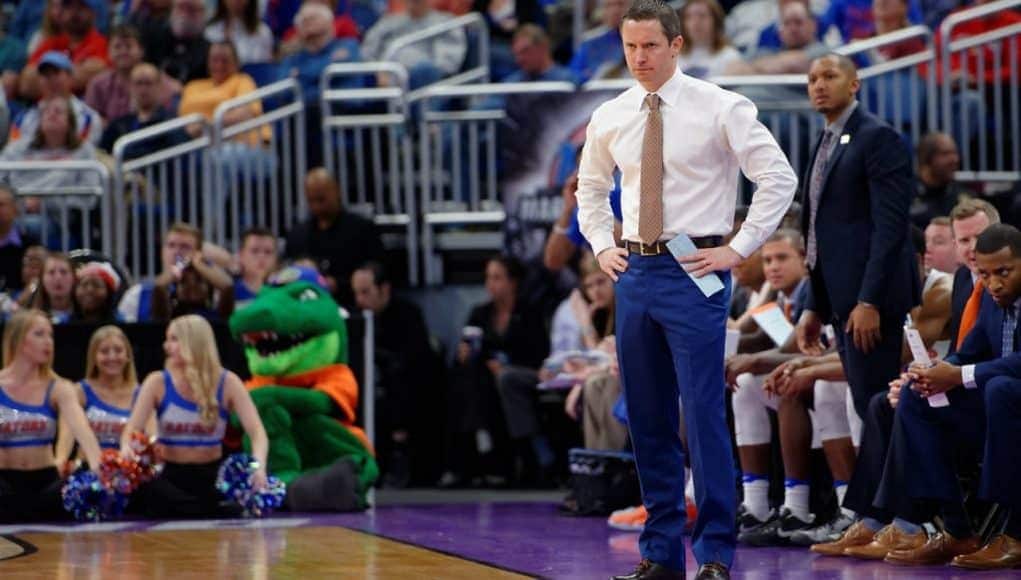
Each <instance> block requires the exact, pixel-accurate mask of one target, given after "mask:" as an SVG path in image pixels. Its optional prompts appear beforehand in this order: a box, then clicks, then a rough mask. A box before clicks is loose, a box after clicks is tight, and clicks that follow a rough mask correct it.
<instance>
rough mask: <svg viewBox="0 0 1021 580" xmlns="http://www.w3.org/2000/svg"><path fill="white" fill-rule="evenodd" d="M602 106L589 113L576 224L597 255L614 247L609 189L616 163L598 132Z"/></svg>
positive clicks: (580, 175)
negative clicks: (590, 116) (589, 118)
mask: <svg viewBox="0 0 1021 580" xmlns="http://www.w3.org/2000/svg"><path fill="white" fill-rule="evenodd" d="M603 110H604V109H603V107H600V108H599V109H596V111H595V112H594V113H592V119H591V120H590V121H589V124H588V127H587V129H586V137H585V146H584V148H583V149H582V152H581V164H580V165H579V167H578V191H577V193H575V196H576V197H577V198H578V224H579V225H580V226H581V233H582V234H583V235H584V236H585V239H587V240H588V242H589V245H590V246H592V252H593V253H594V254H595V255H597V256H598V255H599V254H600V253H601V252H603V251H604V250H606V249H608V248H612V247H614V246H615V245H616V244H615V242H614V239H613V210H612V209H611V207H610V196H609V193H610V190H611V189H613V170H614V167H616V163H615V162H614V160H613V156H612V155H611V154H610V146H609V145H610V143H609V139H608V138H607V136H606V135H605V134H601V133H600V131H599V127H600V121H601V115H600V112H601V111H603Z"/></svg>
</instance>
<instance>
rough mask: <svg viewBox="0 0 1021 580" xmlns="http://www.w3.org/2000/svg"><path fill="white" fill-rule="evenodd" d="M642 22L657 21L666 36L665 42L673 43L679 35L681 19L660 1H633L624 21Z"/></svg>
mask: <svg viewBox="0 0 1021 580" xmlns="http://www.w3.org/2000/svg"><path fill="white" fill-rule="evenodd" d="M626 20H633V21H635V22H642V21H644V20H658V21H659V24H660V26H662V27H663V33H664V34H666V39H667V42H673V41H674V39H675V38H677V37H678V36H680V35H681V19H680V18H679V17H678V16H677V11H676V10H674V9H673V8H671V7H670V6H669V5H668V4H667V3H665V2H663V1H662V0H635V2H634V3H633V4H631V7H630V8H628V9H627V12H625V13H624V19H623V20H621V22H624V21H626Z"/></svg>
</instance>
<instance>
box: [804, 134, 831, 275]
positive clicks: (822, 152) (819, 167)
mask: <svg viewBox="0 0 1021 580" xmlns="http://www.w3.org/2000/svg"><path fill="white" fill-rule="evenodd" d="M832 142H833V133H830V132H829V131H823V134H822V142H821V143H819V150H818V151H817V152H816V154H815V163H813V164H812V178H811V180H810V181H809V183H808V204H809V213H808V240H807V243H806V245H807V247H806V248H805V260H806V261H807V262H808V267H809V268H815V262H816V260H817V259H818V257H819V249H818V246H817V242H816V239H815V216H816V213H818V211H819V196H820V195H821V194H822V179H823V177H824V176H825V175H826V162H827V161H829V159H830V145H831V144H832Z"/></svg>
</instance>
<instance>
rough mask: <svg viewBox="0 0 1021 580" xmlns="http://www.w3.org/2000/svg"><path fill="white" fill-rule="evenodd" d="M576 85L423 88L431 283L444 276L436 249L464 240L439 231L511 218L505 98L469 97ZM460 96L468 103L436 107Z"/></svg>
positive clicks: (424, 203) (425, 228)
mask: <svg viewBox="0 0 1021 580" xmlns="http://www.w3.org/2000/svg"><path fill="white" fill-rule="evenodd" d="M575 90H576V87H575V86H574V84H572V83H568V82H555V81H549V82H532V83H500V84H477V85H463V86H437V87H431V88H430V89H428V90H427V91H426V92H424V93H423V98H422V105H423V106H422V114H421V118H420V120H419V131H418V138H419V141H418V145H419V164H418V168H419V171H420V174H421V177H420V180H419V185H420V187H421V207H422V249H423V255H424V261H425V267H424V272H425V282H426V283H427V284H435V283H439V282H440V281H441V274H442V271H441V269H438V268H437V264H436V261H435V255H434V252H435V250H437V249H453V248H454V247H455V246H458V245H460V244H458V243H457V242H454V243H452V244H447V243H445V242H444V240H443V239H441V238H438V237H437V233H438V232H437V230H439V229H442V228H447V227H451V226H490V227H492V226H499V225H500V224H502V223H503V221H504V219H505V218H506V214H505V212H504V207H503V203H502V200H501V198H500V195H499V192H498V191H497V180H498V175H497V171H498V167H497V166H498V156H497V151H498V149H499V146H498V143H497V141H498V139H499V132H498V127H497V124H498V123H499V122H500V121H502V120H504V119H506V112H505V111H504V107H503V103H497V102H493V101H489V102H486V103H482V104H481V106H473V105H472V104H471V102H470V101H471V100H472V99H479V98H486V97H498V98H515V97H525V96H532V97H538V98H544V97H549V96H552V95H558V94H561V95H562V94H571V93H574V92H575ZM460 101H469V103H468V106H467V107H466V108H463V109H461V110H433V108H434V106H435V105H437V104H439V103H448V104H449V103H457V102H460ZM465 133H467V144H465V143H464V141H465ZM448 159H449V164H448V162H447V160H448ZM466 235H469V236H471V234H466ZM461 237H462V238H463V237H464V235H462V236H461ZM475 237H476V238H478V236H475Z"/></svg>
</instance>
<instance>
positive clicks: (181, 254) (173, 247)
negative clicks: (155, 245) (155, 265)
mask: <svg viewBox="0 0 1021 580" xmlns="http://www.w3.org/2000/svg"><path fill="white" fill-rule="evenodd" d="M198 245H199V241H198V240H197V239H195V236H192V235H191V234H186V233H184V232H170V233H168V234H167V237H166V239H165V240H163V251H162V252H161V256H160V257H161V258H162V260H163V269H164V270H169V269H170V268H172V267H173V266H174V264H175V263H177V261H178V260H190V259H191V257H192V255H193V254H194V253H195V252H197V251H198V250H199V247H198Z"/></svg>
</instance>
